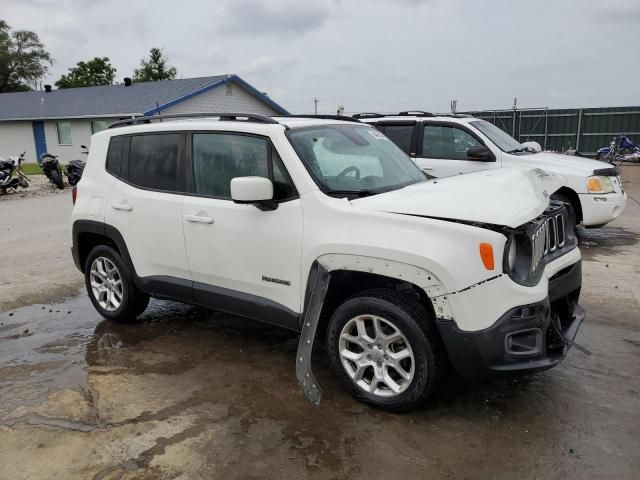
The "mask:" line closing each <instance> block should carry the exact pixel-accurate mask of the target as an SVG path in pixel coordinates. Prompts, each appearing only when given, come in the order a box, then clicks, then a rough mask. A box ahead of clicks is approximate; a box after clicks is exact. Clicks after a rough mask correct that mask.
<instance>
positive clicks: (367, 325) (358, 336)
mask: <svg viewBox="0 0 640 480" xmlns="http://www.w3.org/2000/svg"><path fill="white" fill-rule="evenodd" d="M338 351H339V353H340V360H341V361H342V366H343V367H344V369H345V371H346V372H347V374H348V375H349V376H350V377H351V380H353V382H354V383H355V384H356V385H358V387H360V388H361V389H362V390H364V391H365V392H367V393H371V394H373V395H378V396H381V397H394V396H396V395H399V394H401V393H402V392H404V391H405V390H406V389H407V388H409V385H411V381H412V380H413V376H414V373H415V358H414V356H413V351H412V350H411V345H410V344H409V341H408V340H407V337H405V336H404V334H403V333H402V332H401V331H400V329H399V328H398V327H396V326H395V325H394V324H393V323H391V322H390V321H389V320H387V319H385V318H382V317H378V316H376V315H358V316H357V317H354V318H352V319H351V320H349V321H348V322H347V323H346V324H345V326H344V327H343V328H342V331H341V332H340V339H339V344H338Z"/></svg>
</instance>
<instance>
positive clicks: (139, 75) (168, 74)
mask: <svg viewBox="0 0 640 480" xmlns="http://www.w3.org/2000/svg"><path fill="white" fill-rule="evenodd" d="M167 61H168V60H167V57H166V56H165V55H164V54H163V53H162V50H160V49H159V48H152V49H151V50H149V58H148V59H144V58H143V59H141V60H140V68H137V69H136V71H135V72H134V75H133V81H134V82H155V81H157V80H171V79H173V78H176V75H177V74H178V71H177V70H176V68H175V67H170V66H168V65H167Z"/></svg>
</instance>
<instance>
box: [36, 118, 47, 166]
mask: <svg viewBox="0 0 640 480" xmlns="http://www.w3.org/2000/svg"><path fill="white" fill-rule="evenodd" d="M33 141H34V143H35V145H36V162H38V163H40V156H41V155H42V154H43V153H46V152H47V139H46V137H45V135H44V122H33Z"/></svg>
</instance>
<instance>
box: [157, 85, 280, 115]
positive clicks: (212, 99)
mask: <svg viewBox="0 0 640 480" xmlns="http://www.w3.org/2000/svg"><path fill="white" fill-rule="evenodd" d="M228 85H230V86H231V89H230V91H229V90H228V88H227V86H228ZM229 93H231V94H230V95H229ZM200 112H246V113H262V114H264V115H275V114H277V113H278V112H276V111H275V110H274V109H272V108H271V107H270V106H268V105H267V104H265V103H264V102H262V101H260V100H258V99H257V98H256V97H254V96H253V95H251V94H250V93H249V92H247V91H246V90H245V89H244V88H242V87H240V86H238V85H236V84H234V83H229V84H225V85H221V86H219V87H216V88H214V89H212V90H209V91H208V92H205V93H201V94H200V95H196V96H195V97H193V98H190V99H189V100H185V101H184V102H181V103H178V104H177V105H174V106H173V107H169V108H167V109H165V110H162V111H161V112H160V113H161V114H170V113H200Z"/></svg>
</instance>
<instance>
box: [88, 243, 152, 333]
mask: <svg viewBox="0 0 640 480" xmlns="http://www.w3.org/2000/svg"><path fill="white" fill-rule="evenodd" d="M84 272H85V284H86V286H87V292H88V293H89V298H90V299H91V303H93V306H94V307H95V308H96V310H97V311H98V312H99V313H100V315H102V316H103V317H105V318H108V319H109V320H113V321H115V322H122V323H130V322H134V321H135V320H136V317H137V316H138V315H140V314H141V313H142V312H144V311H145V309H146V308H147V305H148V304H149V295H147V294H146V293H143V292H141V291H140V290H138V288H136V286H135V285H134V283H133V279H132V278H131V275H130V274H129V271H128V270H127V268H126V267H125V266H124V262H123V261H122V258H121V257H120V255H119V254H118V252H117V251H116V250H114V249H113V248H111V247H109V246H107V245H99V246H97V247H95V248H94V249H93V250H91V253H89V256H88V257H87V261H86V263H85V267H84Z"/></svg>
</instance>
